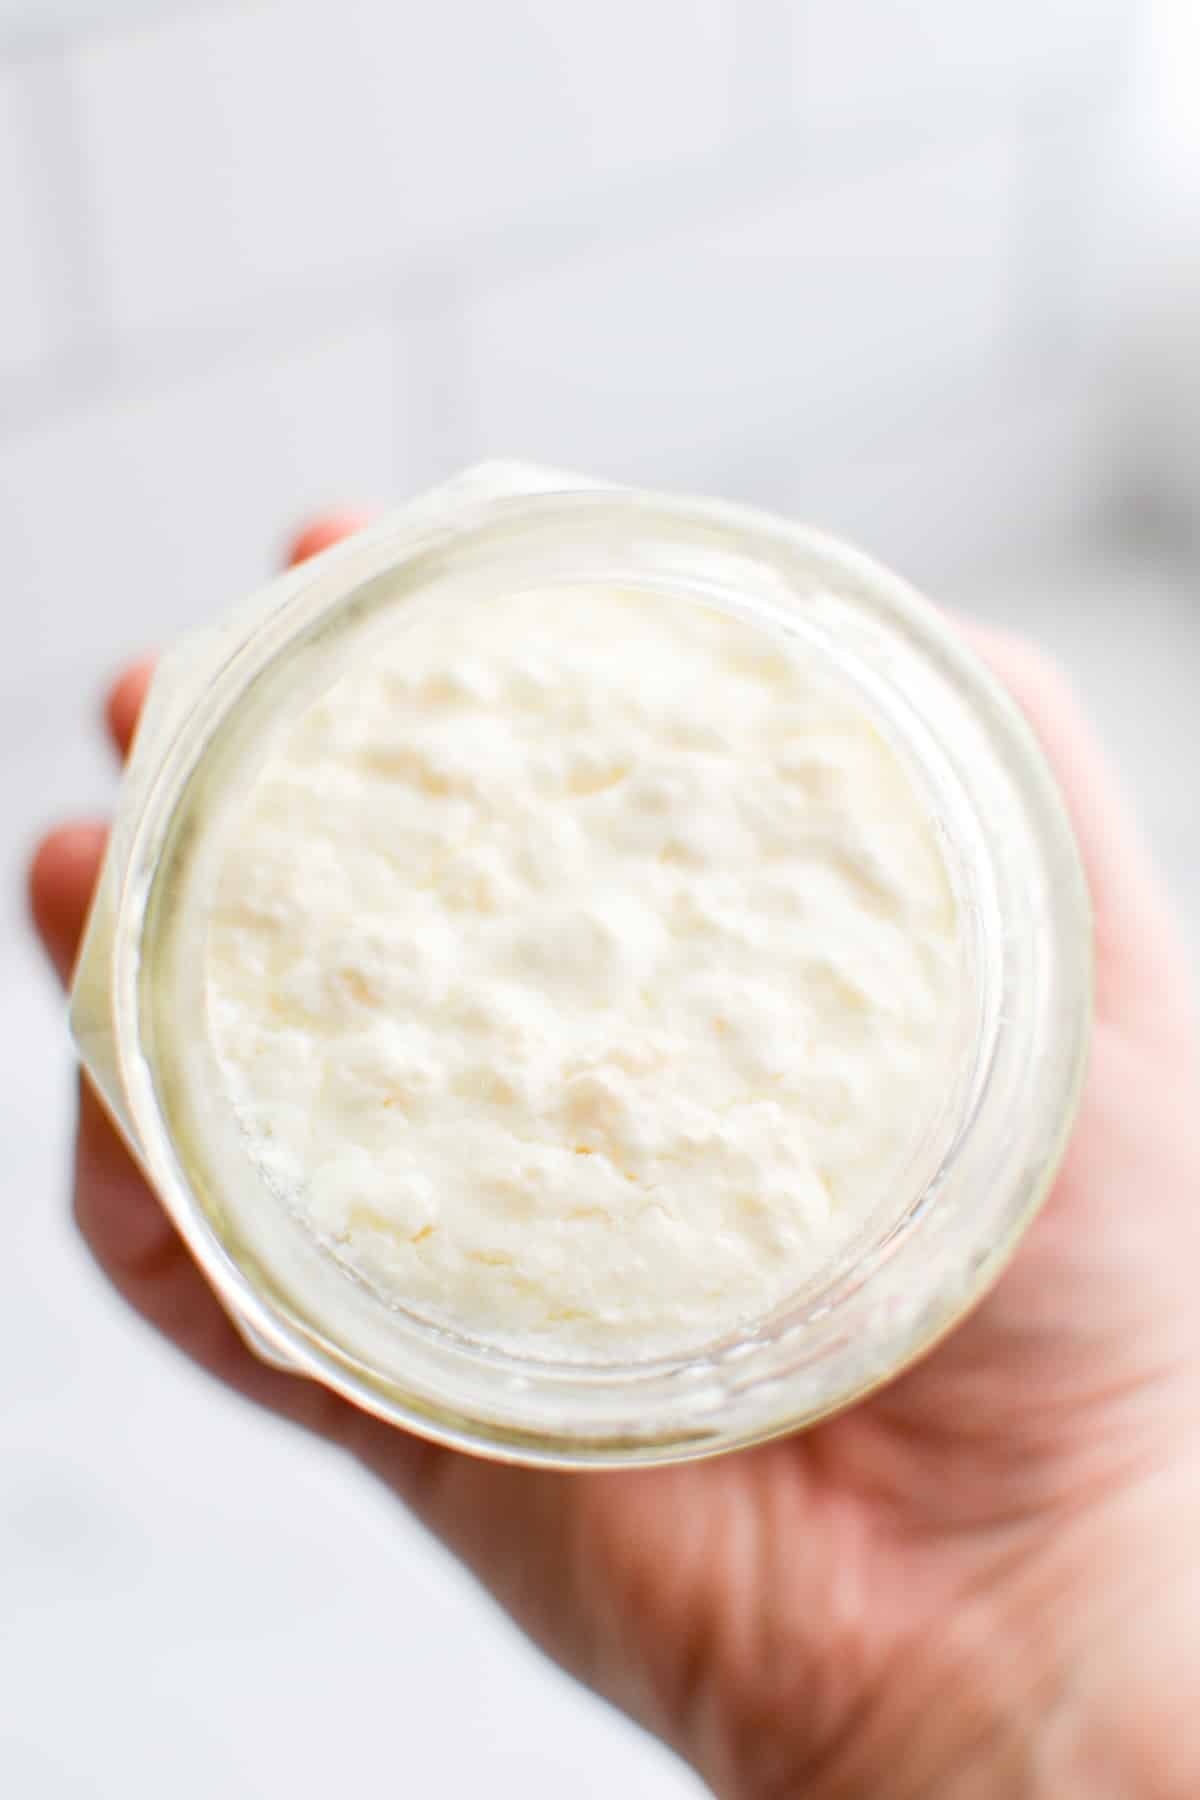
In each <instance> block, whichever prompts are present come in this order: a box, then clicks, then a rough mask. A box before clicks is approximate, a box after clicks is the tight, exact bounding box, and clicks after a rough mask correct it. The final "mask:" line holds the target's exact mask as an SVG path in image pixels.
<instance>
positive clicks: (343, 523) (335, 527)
mask: <svg viewBox="0 0 1200 1800" xmlns="http://www.w3.org/2000/svg"><path fill="white" fill-rule="evenodd" d="M369 523H370V517H369V514H367V513H365V512H356V511H353V510H351V509H345V510H342V511H339V512H329V513H322V514H321V515H320V516H319V517H318V518H315V519H313V520H311V521H310V522H309V524H307V525H305V526H304V527H303V529H302V530H300V531H298V532H297V533H296V535H295V537H294V538H293V539H292V540H291V542H290V543H289V545H288V548H287V551H286V553H285V555H284V563H285V565H286V567H287V568H289V569H294V568H295V567H296V565H297V563H302V562H307V561H308V559H309V557H311V556H319V555H320V554H321V552H322V550H329V549H332V547H333V545H334V544H340V543H341V541H342V539H343V538H348V537H352V536H353V535H354V533H355V532H356V531H361V530H362V529H363V526H364V525H367V524H369Z"/></svg>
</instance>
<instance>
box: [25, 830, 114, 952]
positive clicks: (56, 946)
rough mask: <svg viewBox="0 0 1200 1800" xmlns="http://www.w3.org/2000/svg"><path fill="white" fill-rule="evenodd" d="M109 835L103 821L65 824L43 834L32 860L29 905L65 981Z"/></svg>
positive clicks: (44, 942) (77, 944)
mask: <svg viewBox="0 0 1200 1800" xmlns="http://www.w3.org/2000/svg"><path fill="white" fill-rule="evenodd" d="M107 836H108V833H107V830H106V828H105V827H104V826H103V825H97V824H92V823H86V822H84V823H78V824H71V825H63V826H60V827H59V828H58V829H57V830H56V831H51V832H49V833H48V834H47V836H46V837H44V838H43V839H42V841H41V843H40V844H39V845H38V846H37V849H36V850H35V851H34V853H33V857H32V860H31V862H30V865H29V909H30V912H31V913H32V915H33V922H34V925H35V926H36V928H37V933H38V936H39V937H40V938H41V940H42V943H43V945H44V947H45V950H46V954H47V955H48V956H49V958H50V960H51V962H52V963H53V964H54V967H55V969H56V971H57V973H58V975H59V978H60V980H62V981H64V982H65V981H66V979H67V977H68V976H69V974H70V971H71V967H72V964H73V963H74V961H75V954H76V951H77V950H78V948H79V939H80V937H81V935H82V932H83V925H84V920H85V919H86V917H87V909H88V906H89V904H90V903H91V897H92V890H93V888H94V887H95V885H96V877H97V875H98V874H99V871H100V863H101V859H102V858H103V855H104V846H105V842H106V840H107Z"/></svg>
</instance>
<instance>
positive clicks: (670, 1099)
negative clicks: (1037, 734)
mask: <svg viewBox="0 0 1200 1800" xmlns="http://www.w3.org/2000/svg"><path fill="white" fill-rule="evenodd" d="M222 857H223V860H222V863H221V869H220V875H219V879H218V881H217V885H216V890H215V894H214V898H213V904H212V909H211V915H210V918H209V924H208V933H207V940H206V950H205V956H206V964H205V971H204V974H205V988H206V994H207V1005H208V1024H209V1033H210V1039H211V1044H212V1048H213V1052H214V1055H215V1059H216V1066H217V1068H218V1071H219V1075H220V1080H221V1082H222V1084H223V1085H224V1088H225V1091H226V1093H227V1096H228V1098H229V1100H230V1101H231V1103H232V1105H233V1107H234V1109H235V1112H236V1115H237V1118H238V1121H239V1125H240V1128H241V1132H242V1135H243V1139H244V1142H245V1146H246V1149H247V1151H248V1154H249V1155H250V1157H251V1158H252V1159H253V1161H254V1163H255V1164H256V1165H257V1167H258V1168H259V1170H260V1171H261V1174H262V1176H263V1178H264V1179H265V1181H266V1182H267V1184H268V1185H269V1186H270V1187H271V1188H272V1189H273V1190H274V1191H275V1193H276V1194H277V1195H279V1196H280V1197H281V1198H282V1199H283V1201H284V1202H285V1203H286V1204H287V1205H288V1206H289V1207H290V1208H291V1209H292V1210H293V1211H294V1213H295V1214H296V1215H297V1216H298V1218H299V1219H300V1220H301V1221H302V1222H303V1224H304V1225H305V1226H306V1227H307V1229H308V1230H309V1231H310V1232H311V1233H312V1234H314V1235H315V1236H316V1237H317V1238H318V1240H319V1241H320V1242H321V1243H322V1245H324V1246H325V1247H326V1249H327V1250H328V1251H329V1253H330V1254H331V1255H332V1256H333V1257H335V1258H336V1259H337V1260H338V1261H339V1262H340V1263H341V1264H342V1265H343V1267H344V1268H345V1269H346V1270H347V1271H349V1272H351V1273H352V1274H353V1275H355V1276H356V1277H358V1278H359V1279H360V1280H361V1281H363V1282H365V1283H366V1284H368V1286H369V1287H370V1288H372V1289H373V1290H374V1291H375V1292H377V1293H378V1294H379V1295H381V1296H382V1297H384V1298H385V1299H386V1300H388V1301H389V1302H391V1303H394V1304H399V1305H401V1306H404V1307H406V1308H409V1309H411V1310H414V1311H416V1312H418V1313H420V1314H422V1315H424V1316H426V1317H428V1318H431V1319H433V1320H435V1321H437V1322H439V1323H442V1324H446V1325H449V1326H451V1327H454V1328H456V1329H458V1330H460V1331H462V1332H464V1333H465V1334H467V1335H468V1336H471V1337H473V1338H476V1339H484V1340H487V1341H492V1342H497V1343H501V1344H503V1345H506V1346H509V1347H516V1348H518V1349H522V1350H524V1351H526V1352H529V1353H533V1354H537V1355H548V1356H558V1355H562V1356H567V1357H578V1356H583V1357H590V1356H597V1357H601V1358H613V1357H617V1358H625V1357H629V1356H639V1355H645V1354H655V1353H660V1352H664V1351H667V1350H674V1349H680V1348H684V1347H687V1346H694V1345H697V1344H699V1343H703V1342H705V1341H709V1340H712V1339H714V1338H716V1337H718V1336H719V1335H721V1334H722V1333H724V1332H726V1331H728V1330H729V1329H731V1328H733V1327H736V1326H738V1325H740V1324H742V1323H744V1322H746V1321H748V1320H752V1319H754V1318H757V1317H759V1316H761V1315H762V1314H764V1313H766V1312H767V1311H768V1310H769V1309H771V1308H773V1307H774V1306H776V1305H777V1304H778V1303H780V1302H782V1301H784V1300H786V1299H787V1297H788V1296H789V1294H791V1293H792V1292H794V1291H795V1290H796V1289H797V1288H798V1287H799V1286H800V1285H801V1284H803V1283H804V1282H805V1281H807V1280H808V1279H810V1278H811V1277H812V1276H813V1275H814V1274H816V1273H818V1272H819V1271H820V1269H821V1268H822V1266H824V1265H825V1264H826V1263H827V1262H828V1261H829V1259H830V1258H832V1257H833V1256H834V1255H835V1253H836V1252H837V1250H838V1248H839V1246H841V1245H844V1244H845V1243H846V1242H847V1240H848V1239H849V1238H850V1237H851V1236H852V1235H853V1234H854V1233H856V1232H857V1230H858V1229H859V1228H860V1227H861V1226H862V1224H863V1222H864V1221H865V1220H866V1219H867V1218H868V1217H870V1216H871V1215H872V1214H873V1213H874V1211H875V1209H876V1208H878V1207H879V1206H880V1205H881V1204H886V1203H887V1201H888V1200H889V1197H891V1198H893V1199H894V1197H895V1196H894V1192H893V1190H894V1188H895V1184H896V1181H897V1178H898V1177H899V1175H900V1173H901V1171H902V1169H903V1167H904V1165H905V1162H906V1159H907V1158H908V1156H909V1155H910V1154H911V1151H912V1146H913V1142H914V1136H915V1134H917V1133H918V1132H919V1131H920V1130H921V1128H922V1126H923V1125H924V1124H925V1123H927V1121H928V1120H929V1118H930V1117H931V1116H932V1114H933V1112H934V1111H935V1110H936V1108H937V1106H938V1104H939V1102H940V1100H941V1099H942V1098H943V1097H944V1094H945V1091H946V1087H947V1082H948V1066H947V1065H948V1056H949V1039H950V1036H951V1033H950V1030H949V1022H950V1021H952V1019H953V1017H954V1015H955V1008H956V1005H957V994H958V984H959V979H960V974H959V969H960V964H959V921H958V917H957V910H956V905H955V900H954V896H953V891H952V888H951V884H950V882H949V880H948V877H947V872H946V868H945V865H944V862H943V859H942V855H941V851H940V849H939V844H938V839H937V835H936V832H935V828H934V825H933V821H932V819H931V818H930V816H929V812H928V809H927V807H926V805H925V803H924V801H923V799H922V798H921V796H920V795H919V794H918V793H917V791H916V790H915V788H914V786H913V784H912V782H911V781H910V778H909V776H908V774H907V771H906V770H905V768H904V767H903V765H902V763H901V762H900V760H899V759H898V757H897V756H896V754H895V752H894V751H893V750H892V749H891V748H890V747H889V745H888V744H887V743H886V742H885V741H884V739H883V738H882V737H881V736H880V735H879V734H878V733H877V731H876V730H875V729H874V728H873V726H872V725H871V723H870V722H869V720H868V718H867V717H866V716H865V713H864V712H863V710H862V707H861V705H860V703H859V702H858V701H857V699H856V698H855V697H854V696H853V695H852V694H851V693H850V692H849V691H848V690H847V689H845V688H843V687H842V686H840V685H838V684H835V683H833V682H832V681H831V680H830V679H829V678H828V677H827V676H825V675H822V674H818V673H817V672H815V671H814V670H813V669H811V668H809V667H806V664H805V660H804V656H803V653H802V652H793V651H792V650H790V649H787V648H784V647H782V646H780V645H777V644H776V643H775V642H774V641H773V640H772V639H769V638H768V637H767V636H766V635H765V634H764V633H763V632H762V631H760V630H758V629H757V628H755V627H752V626H749V625H746V624H743V623H741V622H740V621H736V620H733V619H730V618H728V617H725V616H724V615H719V614H716V613H712V612H708V611H706V610H704V609H702V608H700V607H698V606H694V605H692V604H689V603H686V602H683V601H680V600H675V599H670V598H667V597H662V596H656V595H651V594H645V593H633V592H630V593H626V592H622V591H615V590H613V589H605V588H587V587H577V588H563V589H553V590H547V591H544V592H538V593H532V594H517V595H513V596H512V597H510V598H509V599H507V600H505V601H503V602H493V603H490V604H489V605H488V606H487V607H486V608H482V607H479V608H476V609H474V610H469V611H464V612H462V613H455V614H453V615H450V616H443V617H441V618H437V619H433V618H429V617H426V618H423V619H419V620H417V621H416V622H415V623H413V624H412V625H410V626H409V627H408V628H407V629H405V630H403V631H397V633H396V634H395V636H394V637H393V638H392V639H390V640H388V641H387V642H386V643H384V644H383V645H382V646H380V645H378V644H376V645H375V646H373V647H372V648H371V649H370V651H369V652H364V654H363V656H362V657H361V659H359V660H358V661H356V662H354V663H352V664H351V666H350V668H349V671H348V672H347V673H345V674H344V675H343V676H342V677H341V679H340V680H339V681H338V682H337V684H336V685H335V686H334V687H333V688H331V689H330V690H329V691H328V692H327V693H325V694H324V695H323V696H322V697H321V698H320V699H319V700H318V701H317V702H315V703H314V704H312V705H311V706H309V708H308V709H307V710H306V711H305V712H303V714H302V715H301V716H300V717H298V718H297V719H296V720H295V721H294V722H292V723H291V724H289V725H288V726H287V728H286V730H285V732H284V734H283V735H282V736H281V737H280V739H279V740H278V741H277V742H276V743H275V744H274V746H273V748H272V750H271V753H270V755H269V757H268V759H267V761H266V763H265V765H264V767H263V768H262V770H261V771H260V772H259V773H258V774H257V776H256V777H255V778H254V780H253V781H252V783H251V785H250V787H249V790H248V793H247V796H246V799H245V801H244V803H243V804H242V805H241V807H240V809H239V812H238V814H237V816H236V820H235V822H234V824H233V825H232V826H231V827H230V828H229V835H228V839H227V841H226V843H225V844H224V846H223V850H222Z"/></svg>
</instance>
